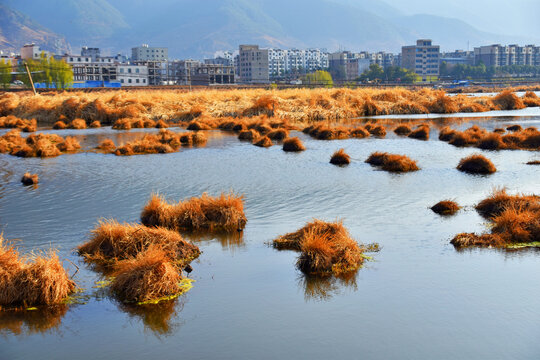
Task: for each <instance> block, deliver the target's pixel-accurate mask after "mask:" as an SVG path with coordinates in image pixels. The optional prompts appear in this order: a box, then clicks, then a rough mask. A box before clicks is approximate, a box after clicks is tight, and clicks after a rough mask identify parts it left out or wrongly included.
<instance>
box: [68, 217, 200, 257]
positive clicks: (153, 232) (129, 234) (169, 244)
mask: <svg viewBox="0 0 540 360" xmlns="http://www.w3.org/2000/svg"><path fill="white" fill-rule="evenodd" d="M151 247H153V248H159V249H160V250H161V251H163V252H164V253H165V254H167V257H168V259H169V260H170V261H173V262H176V263H178V264H179V265H187V264H189V263H190V262H191V261H192V260H193V259H195V258H197V257H198V256H199V255H200V253H201V252H200V250H199V248H198V247H197V246H195V245H193V244H191V243H189V242H187V241H186V240H184V239H183V238H182V236H181V235H180V234H179V233H178V232H176V231H172V230H169V229H165V228H161V227H146V226H144V225H140V224H120V223H118V222H116V221H115V220H104V221H100V222H99V223H98V225H97V226H96V228H95V229H94V230H92V233H91V236H90V239H89V240H88V242H86V243H85V244H83V245H81V246H79V247H78V252H79V255H82V256H83V257H84V258H85V259H86V260H87V261H89V262H94V263H97V264H103V265H110V264H114V263H115V262H117V261H120V260H127V259H130V258H135V257H136V256H137V255H138V254H139V253H140V252H142V251H145V250H147V249H149V248H151Z"/></svg>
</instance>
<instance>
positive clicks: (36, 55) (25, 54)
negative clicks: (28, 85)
mask: <svg viewBox="0 0 540 360" xmlns="http://www.w3.org/2000/svg"><path fill="white" fill-rule="evenodd" d="M42 53H43V54H45V56H47V57H50V56H53V55H54V54H53V53H51V52H49V51H45V50H41V48H40V47H39V46H37V45H36V44H26V45H24V46H23V47H22V48H21V59H22V60H39V59H40V58H41V54H42Z"/></svg>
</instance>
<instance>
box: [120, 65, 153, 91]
mask: <svg viewBox="0 0 540 360" xmlns="http://www.w3.org/2000/svg"><path fill="white" fill-rule="evenodd" d="M116 73H117V81H119V82H120V84H121V85H122V86H148V67H147V66H144V65H133V64H117V71H116Z"/></svg>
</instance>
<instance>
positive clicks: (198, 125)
mask: <svg viewBox="0 0 540 360" xmlns="http://www.w3.org/2000/svg"><path fill="white" fill-rule="evenodd" d="M186 129H187V130H194V131H201V130H211V129H212V126H210V125H208V124H206V123H204V122H202V121H197V120H193V121H192V122H190V123H189V124H188V126H187V128H186Z"/></svg>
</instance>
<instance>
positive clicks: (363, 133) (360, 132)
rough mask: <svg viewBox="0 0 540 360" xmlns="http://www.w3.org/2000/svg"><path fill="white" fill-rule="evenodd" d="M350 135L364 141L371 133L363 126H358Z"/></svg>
mask: <svg viewBox="0 0 540 360" xmlns="http://www.w3.org/2000/svg"><path fill="white" fill-rule="evenodd" d="M349 135H350V137H352V138H356V139H364V138H367V137H370V136H371V134H370V133H369V131H367V130H366V128H364V127H362V126H358V127H356V128H354V129H352V130H351V131H350V132H349Z"/></svg>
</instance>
